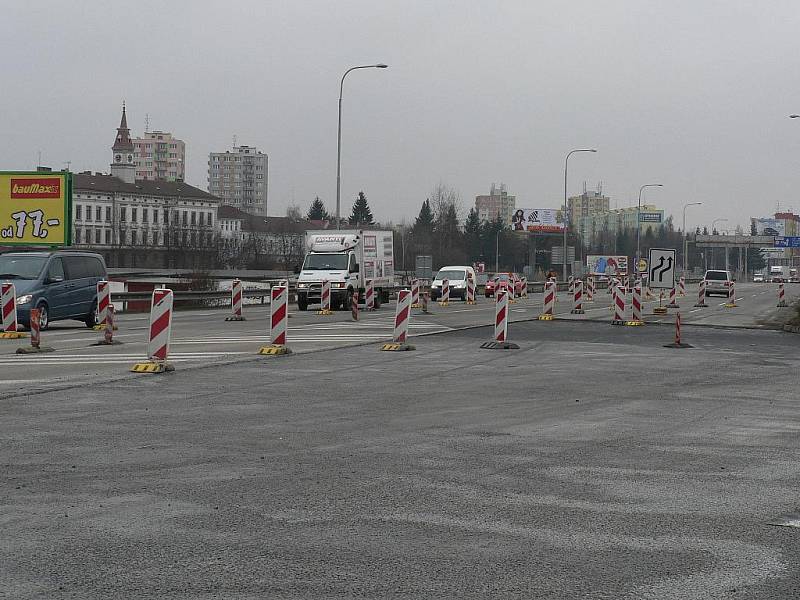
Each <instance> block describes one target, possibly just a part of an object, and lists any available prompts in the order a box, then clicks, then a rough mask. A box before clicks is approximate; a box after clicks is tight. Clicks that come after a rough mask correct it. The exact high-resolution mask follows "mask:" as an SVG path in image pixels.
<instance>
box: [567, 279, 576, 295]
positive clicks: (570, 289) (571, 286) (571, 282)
mask: <svg viewBox="0 0 800 600" xmlns="http://www.w3.org/2000/svg"><path fill="white" fill-rule="evenodd" d="M567 291H568V292H569V295H570V296H571V295H572V294H573V293H574V292H575V277H574V276H573V275H570V276H569V277H568V278H567Z"/></svg>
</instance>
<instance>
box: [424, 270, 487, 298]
mask: <svg viewBox="0 0 800 600" xmlns="http://www.w3.org/2000/svg"><path fill="white" fill-rule="evenodd" d="M467 278H469V279H472V281H474V282H475V283H476V285H477V282H478V279H477V277H476V276H475V269H473V268H472V267H466V266H463V265H458V266H452V267H442V268H441V269H439V272H438V273H436V277H434V278H433V283H431V300H436V299H438V298H439V296H441V295H442V281H443V280H445V279H447V280H448V285H449V286H450V298H461V299H462V300H466V299H467Z"/></svg>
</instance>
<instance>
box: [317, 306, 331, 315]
mask: <svg viewBox="0 0 800 600" xmlns="http://www.w3.org/2000/svg"><path fill="white" fill-rule="evenodd" d="M317 314H318V315H324V316H328V315H332V314H333V311H332V310H328V309H327V308H323V309H322V310H318V311H317Z"/></svg>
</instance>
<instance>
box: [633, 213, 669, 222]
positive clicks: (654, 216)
mask: <svg viewBox="0 0 800 600" xmlns="http://www.w3.org/2000/svg"><path fill="white" fill-rule="evenodd" d="M663 217H664V213H663V212H649V211H648V212H642V213H639V222H640V223H661V221H662V220H663Z"/></svg>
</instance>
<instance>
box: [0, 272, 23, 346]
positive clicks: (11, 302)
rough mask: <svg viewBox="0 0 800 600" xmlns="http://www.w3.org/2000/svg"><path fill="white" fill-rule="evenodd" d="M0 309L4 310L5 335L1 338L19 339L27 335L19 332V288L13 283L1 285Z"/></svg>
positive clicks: (0, 336) (2, 334) (0, 335)
mask: <svg viewBox="0 0 800 600" xmlns="http://www.w3.org/2000/svg"><path fill="white" fill-rule="evenodd" d="M0 309H2V313H3V318H2V322H3V323H2V324H3V333H0V338H4V339H19V338H23V337H25V334H24V333H22V332H21V331H19V326H18V324H17V288H16V287H14V284H13V283H3V284H2V285H0Z"/></svg>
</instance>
